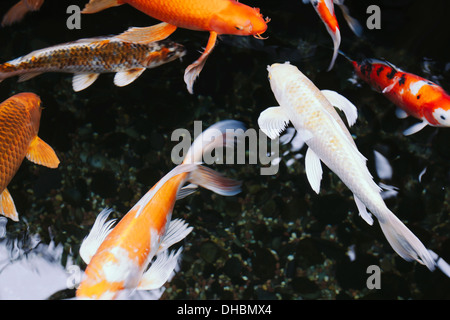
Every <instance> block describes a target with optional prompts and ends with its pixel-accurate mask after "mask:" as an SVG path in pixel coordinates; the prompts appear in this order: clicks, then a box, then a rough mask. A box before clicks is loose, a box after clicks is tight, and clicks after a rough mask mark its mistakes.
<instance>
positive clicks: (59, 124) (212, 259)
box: [0, 0, 450, 300]
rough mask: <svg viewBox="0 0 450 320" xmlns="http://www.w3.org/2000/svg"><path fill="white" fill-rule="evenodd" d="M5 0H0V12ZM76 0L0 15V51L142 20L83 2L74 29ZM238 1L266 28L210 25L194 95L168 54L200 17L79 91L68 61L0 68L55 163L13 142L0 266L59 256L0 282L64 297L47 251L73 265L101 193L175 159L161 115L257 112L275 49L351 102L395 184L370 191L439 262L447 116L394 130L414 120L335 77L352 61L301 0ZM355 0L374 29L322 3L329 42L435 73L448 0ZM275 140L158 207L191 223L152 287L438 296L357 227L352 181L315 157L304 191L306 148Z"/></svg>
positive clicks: (1, 92)
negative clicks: (271, 151) (35, 104)
mask: <svg viewBox="0 0 450 320" xmlns="http://www.w3.org/2000/svg"><path fill="white" fill-rule="evenodd" d="M15 2H16V0H8V1H1V3H0V13H1V14H2V15H3V13H4V12H6V10H7V9H8V8H9V7H10V6H12V5H13V4H14V3H15ZM86 2H87V0H84V1H63V0H47V1H46V3H45V4H44V6H43V7H42V9H41V10H40V11H39V12H36V13H31V14H29V15H27V16H26V18H25V19H24V20H23V21H22V22H21V23H19V24H16V25H14V26H12V27H7V28H0V41H1V45H0V61H1V62H4V61H8V60H11V59H13V58H16V57H19V56H22V55H24V54H27V53H29V52H31V51H32V50H36V49H40V48H44V47H48V46H51V45H55V44H59V43H64V42H68V41H73V40H77V39H80V38H86V37H95V36H102V35H110V34H118V33H121V32H123V31H125V30H126V29H127V28H128V27H130V26H139V27H142V26H148V25H152V24H155V23H157V22H158V21H157V20H154V19H152V18H150V17H148V16H146V15H145V14H143V13H141V12H139V11H137V10H135V9H133V8H132V7H130V6H127V5H124V6H121V7H118V8H111V9H108V10H106V11H103V12H100V13H97V14H94V15H83V16H82V20H81V27H82V29H81V30H68V29H67V27H66V20H67V18H68V17H69V15H68V14H66V8H67V6H68V5H69V4H78V5H79V6H80V7H83V6H84V4H85V3H86ZM243 2H244V3H246V4H249V5H251V6H255V7H259V8H261V12H262V13H263V15H264V16H269V17H270V18H271V19H272V21H271V22H270V23H269V25H268V27H269V28H268V31H267V32H266V33H265V34H264V36H267V37H268V39H267V40H265V41H261V40H256V39H254V38H250V37H233V36H223V37H221V40H220V41H219V43H218V44H217V46H216V47H215V49H214V51H213V53H212V55H211V56H210V57H209V59H208V61H207V63H206V65H205V68H204V69H203V71H202V73H201V74H200V77H199V79H198V80H197V81H196V83H195V86H194V94H193V95H190V94H189V93H188V92H187V90H186V87H185V83H184V81H183V74H184V69H185V68H186V67H187V66H188V65H189V64H190V63H192V62H193V61H194V60H195V59H197V58H198V56H199V53H198V51H199V50H202V48H203V47H204V46H205V45H206V42H207V39H208V34H207V33H206V32H196V31H189V30H183V29H178V30H177V31H176V32H175V33H174V34H173V35H172V36H171V37H170V39H172V40H174V41H176V42H179V43H181V44H183V45H185V47H186V48H187V50H188V54H187V55H186V56H185V57H184V58H183V60H182V61H181V62H180V61H174V62H171V63H169V64H166V65H163V66H161V67H158V68H157V69H150V70H147V71H145V72H144V73H143V75H142V76H141V77H140V78H139V79H137V80H136V81H135V82H134V83H132V84H131V85H129V86H127V87H123V88H118V87H115V86H114V84H113V75H112V74H107V75H101V76H100V77H99V79H98V80H97V81H96V82H95V83H94V84H93V85H92V86H91V87H89V88H88V89H86V90H84V91H82V92H80V93H75V92H73V90H72V85H71V83H72V76H71V75H69V74H56V73H53V74H52V73H49V74H44V75H41V76H39V77H36V78H34V79H32V80H29V81H26V82H23V83H17V82H16V79H15V78H11V79H7V80H5V81H3V82H2V83H1V84H0V100H1V101H3V100H6V99H7V98H8V97H10V96H12V95H13V94H16V93H19V92H25V91H31V92H34V93H36V94H38V95H39V96H40V97H41V99H42V101H43V105H44V107H45V109H44V110H43V113H42V118H41V126H40V132H39V136H40V137H41V138H42V139H43V140H44V141H46V142H47V143H48V144H49V145H51V146H52V147H53V149H54V150H55V151H56V153H57V155H58V157H59V158H60V160H61V164H60V167H59V168H58V169H56V170H52V169H47V168H45V167H42V166H38V165H35V164H32V163H30V162H29V161H27V160H24V162H23V164H22V166H21V168H20V169H19V171H18V172H17V174H16V175H15V177H14V178H13V180H12V182H11V183H10V185H9V187H8V189H9V191H10V192H11V194H12V196H13V199H14V201H15V204H16V207H17V210H18V212H19V214H20V219H21V220H20V222H18V223H14V222H12V221H8V223H7V225H6V235H5V236H6V239H3V240H2V241H1V242H0V244H1V245H2V246H6V247H5V248H3V247H2V250H3V251H2V252H4V254H3V255H2V257H3V261H0V262H1V265H0V267H1V269H0V272H1V273H0V282H1V281H5V280H4V279H5V273H6V272H9V271H8V270H10V269H11V265H12V263H13V262H14V263H19V261H22V260H24V261H28V262H26V263H25V262H20V263H23V264H25V265H27V266H28V269H29V267H31V268H32V269H33V268H34V269H39V268H40V267H39V263H40V262H39V261H38V260H36V259H34V258H35V257H42V256H44V257H47V261H52V262H55V263H56V264H58V265H61V267H60V268H59V271H58V272H60V273H58V272H56V271H55V272H54V274H55V278H54V279H50V280H48V281H49V282H52V281H55V283H56V282H57V283H58V285H56V286H55V287H54V288H53V287H51V286H48V285H46V286H43V285H42V283H41V282H40V281H41V280H42V279H41V278H39V277H38V278H35V277H33V278H30V279H34V280H29V281H26V282H25V281H19V280H20V279H21V278H22V277H20V275H23V274H22V273H21V272H23V273H25V272H28V271H22V269H21V268H18V267H17V265H15V268H14V269H15V270H16V273H15V274H16V275H17V274H19V276H18V277H17V280H16V281H17V284H15V282H14V281H13V279H14V278H13V276H10V275H8V279H9V282H8V283H7V285H6V284H3V285H2V286H3V291H2V290H1V289H0V298H1V299H11V298H31V299H33V298H45V297H49V296H51V297H52V298H54V299H60V298H71V297H73V296H74V293H75V291H74V290H73V289H67V288H66V287H65V282H64V279H65V278H64V275H65V277H66V278H67V276H69V277H70V273H67V272H65V270H64V267H63V266H66V264H69V265H75V266H79V267H80V268H81V269H84V268H85V264H84V263H83V262H82V260H81V258H80V257H79V255H78V250H79V246H80V243H81V241H82V240H83V238H84V237H85V236H86V235H87V233H88V232H89V230H90V228H91V226H92V224H93V223H94V220H95V218H96V216H97V214H98V213H99V212H100V211H101V210H102V209H103V208H105V207H112V208H113V209H114V214H113V217H116V218H120V217H122V216H123V215H124V214H125V213H126V212H127V211H128V210H129V209H130V208H131V207H132V206H133V205H134V203H135V202H137V201H138V200H139V199H140V198H141V196H142V195H144V193H145V192H146V191H147V190H148V189H149V188H151V187H152V186H153V185H154V184H155V183H156V182H157V181H158V180H159V179H160V178H161V177H162V176H163V175H165V174H166V173H167V172H169V171H170V170H171V169H172V168H173V167H174V164H173V163H172V162H171V159H170V154H171V150H172V148H173V147H174V146H175V144H176V142H172V141H171V139H170V137H171V133H172V132H173V131H174V130H175V129H177V128H186V129H188V130H190V131H191V132H192V131H193V128H194V127H193V121H194V120H201V121H203V124H204V128H206V127H207V126H209V125H211V124H213V123H215V122H216V121H219V120H224V119H237V120H240V121H243V122H244V123H245V124H246V125H247V126H248V127H249V128H257V118H258V117H259V114H260V112H261V111H263V110H265V109H266V108H267V107H269V106H274V105H276V101H275V98H274V97H273V94H272V91H271V90H270V87H269V83H268V81H267V72H266V66H267V65H268V64H272V63H274V62H284V61H287V60H288V61H290V62H291V63H292V64H295V65H296V66H297V67H299V69H300V70H302V71H303V72H304V73H305V74H306V75H307V76H308V77H310V79H311V80H312V81H313V82H314V83H315V84H316V85H317V86H318V87H319V88H320V89H330V90H335V91H338V92H339V93H341V94H343V95H344V96H346V97H347V98H348V99H350V100H351V101H352V102H353V103H354V104H355V105H356V106H357V107H358V111H359V117H358V121H357V123H356V124H355V125H354V126H353V127H352V128H351V130H350V131H351V133H352V134H353V135H354V136H355V137H357V139H356V143H357V145H358V148H359V149H360V151H361V152H362V153H363V154H364V155H365V156H366V157H367V158H368V159H369V160H368V166H369V169H370V171H371V172H372V174H373V175H374V178H375V180H376V181H377V182H382V183H385V184H388V185H392V186H395V187H397V188H398V189H399V190H398V194H397V195H396V196H395V197H392V198H390V199H388V200H386V202H387V205H388V207H389V208H390V209H391V210H392V211H393V212H394V213H395V214H396V215H397V216H398V217H399V218H400V219H402V220H403V221H404V222H405V223H406V225H407V226H408V227H409V228H410V229H411V230H412V231H413V232H414V233H415V234H416V235H417V236H418V237H419V238H420V239H421V240H422V241H423V243H424V244H425V245H426V246H427V247H428V248H430V249H432V250H433V251H434V252H436V253H437V254H438V255H440V256H441V257H442V258H443V259H445V260H446V261H447V262H450V240H449V236H450V220H449V201H450V192H449V189H448V185H449V183H450V170H449V163H450V162H449V161H450V150H449V138H450V135H449V132H450V131H449V130H448V129H436V128H432V127H427V128H425V129H423V130H422V131H420V132H419V133H417V134H415V135H412V136H409V137H405V136H403V135H402V131H403V130H404V129H406V128H408V127H409V126H411V125H412V124H413V123H415V122H417V120H415V119H410V118H408V119H406V120H399V119H397V118H396V116H395V108H394V106H393V105H392V104H391V103H390V102H389V101H388V100H387V99H385V98H384V97H383V96H382V95H381V94H379V93H377V92H375V91H373V90H371V89H370V87H369V86H368V85H366V84H365V83H362V82H357V83H355V82H354V81H349V80H351V79H353V78H354V76H353V71H352V68H351V66H350V64H349V63H348V62H347V61H346V60H345V59H344V58H343V57H338V59H337V62H336V65H335V67H334V69H333V70H332V71H331V72H326V69H327V67H328V65H329V62H330V59H331V56H332V50H331V49H332V41H331V38H330V36H329V35H328V33H327V31H326V29H325V27H324V25H323V23H322V22H321V21H320V19H319V17H318V15H317V14H316V12H315V11H314V9H313V7H312V6H311V5H310V4H307V5H305V4H303V3H302V1H300V0H280V1H269V0H266V1H261V0H257V1H249V0H248V1H243ZM370 4H377V5H379V6H380V8H381V13H382V15H381V18H382V20H381V30H368V29H367V28H366V29H365V34H364V37H363V38H362V39H358V38H356V37H355V36H354V35H353V33H352V32H351V31H350V29H349V28H348V26H347V25H346V23H345V20H344V19H343V17H342V14H341V12H340V10H339V9H336V11H337V16H338V20H339V22H340V26H341V32H342V38H343V39H342V43H341V50H343V51H344V52H345V53H347V54H348V55H350V56H351V57H353V58H355V59H358V58H361V57H364V56H366V57H371V58H384V59H386V60H388V61H389V62H391V63H393V64H394V65H397V66H398V67H400V68H402V69H403V70H405V71H408V72H412V73H416V74H418V75H421V76H423V77H425V78H428V79H430V80H433V81H435V82H437V83H439V84H440V85H441V86H443V87H444V88H445V89H446V90H447V91H449V90H450V60H449V44H450V36H449V31H450V30H449V28H448V21H447V20H446V14H447V13H448V12H449V10H450V3H449V2H448V1H445V0H440V1H438V0H437V1H433V2H432V3H426V2H424V1H419V0H417V1H412V0H411V1H408V0H404V1H387V0H386V1H365V0H358V1H356V0H354V1H351V0H348V1H347V5H348V7H349V9H350V12H351V14H352V15H353V16H354V17H355V18H357V19H358V20H359V21H360V22H361V23H362V24H363V25H365V22H366V19H367V18H368V16H369V15H368V14H366V9H367V7H368V6H369V5H370ZM291 147H292V145H290V144H286V145H283V146H282V148H281V153H284V152H286V154H285V155H284V156H283V159H282V161H281V163H280V169H279V172H278V173H277V174H276V175H273V176H261V175H260V166H259V165H226V166H224V165H223V166H219V165H218V166H216V167H215V169H217V170H218V171H220V172H223V173H225V174H226V175H227V176H229V177H233V178H236V179H239V180H241V181H242V182H243V188H242V192H241V193H240V194H239V195H238V196H235V197H221V196H219V195H215V194H213V193H212V192H210V191H207V190H203V189H201V190H199V191H197V192H196V193H195V194H193V195H191V196H189V197H188V198H185V199H183V200H180V201H177V203H176V204H175V209H174V214H173V216H174V217H176V218H183V219H185V220H187V221H188V222H189V223H190V224H191V225H192V226H193V227H194V231H193V232H192V233H191V234H190V235H189V236H188V237H187V238H186V239H185V241H184V242H183V243H182V245H183V246H184V248H185V249H184V255H183V260H182V263H181V266H180V270H179V272H178V273H177V274H176V275H175V276H174V278H173V279H172V280H171V281H170V282H169V283H167V284H166V290H165V292H164V294H163V296H162V298H163V299H285V300H290V299H380V298H381V299H447V298H450V279H448V278H447V277H446V276H445V275H444V274H443V273H442V272H441V271H439V270H436V271H435V272H433V273H432V272H429V271H428V269H427V268H426V267H424V266H422V265H419V264H417V263H408V262H405V261H404V260H402V259H401V258H400V257H399V256H398V255H397V254H395V253H394V252H393V250H392V249H391V247H390V246H389V244H388V243H387V241H386V240H385V238H384V236H383V234H382V232H381V230H380V228H379V226H378V224H377V223H375V224H374V226H372V227H371V226H369V225H368V224H366V223H365V222H364V221H363V220H362V219H361V218H360V217H359V216H358V212H357V209H356V206H355V204H354V202H353V200H352V197H351V192H350V191H349V190H348V189H347V188H346V187H345V185H343V184H342V183H341V181H340V180H339V179H338V178H337V177H336V176H335V175H334V174H332V173H331V172H330V171H329V170H328V169H327V168H326V167H324V179H323V181H322V186H321V192H320V195H316V194H315V193H314V192H313V190H312V189H311V188H310V186H309V184H308V182H307V180H306V175H305V172H304V159H303V158H301V156H300V155H302V154H304V152H305V149H301V150H295V149H294V150H290V149H291ZM374 150H377V151H379V152H380V153H382V154H383V155H384V156H385V157H386V158H387V159H388V160H389V162H390V164H391V166H392V168H393V176H392V178H391V179H389V180H383V179H381V178H380V177H379V176H378V175H377V172H376V168H375V165H374V153H373V152H374ZM291 159H295V160H291ZM425 168H426V171H425V173H424V174H423V175H421V173H422V172H423V170H424V169H425ZM419 175H420V177H421V179H420V181H419ZM36 235H38V236H39V239H40V240H39V239H38V240H36V238H35V237H36ZM47 245H50V249H49V248H48V247H47ZM57 245H59V246H58V247H57V248H55V247H56V246H57ZM33 248H34V249H33ZM46 249H48V250H46ZM36 250H38V252H36ZM39 250H40V251H39ZM349 251H350V252H352V253H353V254H352V257H353V255H354V259H353V260H352V259H350V256H349V255H348V252H349ZM42 252H46V253H42ZM49 252H50V253H49ZM55 252H56V253H55ZM5 257H6V258H5ZM33 257H34V258H33ZM27 259H28V260H27ZM60 260H61V261H60ZM369 265H378V266H380V268H381V269H382V275H381V289H380V290H369V289H368V288H367V287H366V280H367V277H368V274H367V273H366V270H367V267H368V266H369ZM2 274H3V276H4V277H3V278H2ZM41 275H42V272H41ZM56 275H58V277H59V276H60V275H61V278H58V279H57V276H56ZM42 276H45V274H44V275H42ZM1 279H3V280H1ZM39 279H40V280H39ZM7 286H8V287H7ZM42 287H46V288H47V289H48V290H47V291H46V292H41V293H40V294H36V295H35V296H31V297H30V296H24V295H22V296H20V291H21V290H20V288H22V289H23V290H22V291H26V290H28V292H30V291H31V290H36V291H39V290H40V289H41V288H42ZM50 289H51V290H50ZM8 290H9V291H8ZM13 291H14V292H13ZM16 291H17V292H19V293H16ZM52 291H53V292H52ZM144 297H145V296H144Z"/></svg>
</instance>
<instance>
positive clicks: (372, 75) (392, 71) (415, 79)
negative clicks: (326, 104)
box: [344, 55, 450, 135]
mask: <svg viewBox="0 0 450 320" xmlns="http://www.w3.org/2000/svg"><path fill="white" fill-rule="evenodd" d="M344 56H345V55H344ZM345 57H346V56H345ZM346 58H347V59H348V60H350V62H351V63H352V65H353V68H354V69H355V72H356V74H357V75H358V77H360V78H361V79H362V80H364V81H365V82H367V83H368V84H369V85H370V86H371V87H372V88H374V89H375V90H377V91H379V92H381V93H383V95H384V96H385V97H386V98H388V99H389V100H390V101H391V102H392V103H394V104H395V105H396V106H397V111H396V114H397V117H398V118H401V119H404V118H406V117H408V116H413V117H415V118H417V119H419V120H422V122H419V123H417V124H414V125H413V126H411V127H410V128H408V129H406V130H405V131H404V132H403V134H404V135H411V134H414V133H416V132H418V131H420V130H422V129H423V128H424V127H426V126H427V125H429V126H434V127H450V95H449V94H448V93H447V92H445V90H444V89H443V88H442V87H440V86H438V85H437V84H436V83H434V82H431V81H430V80H427V79H424V78H422V77H419V76H417V75H415V74H412V73H408V72H404V71H402V70H400V69H399V68H397V67H395V66H394V65H392V64H390V63H388V62H384V61H380V60H376V59H365V60H363V61H362V62H360V63H358V62H356V61H353V60H351V59H349V58H348V57H346Z"/></svg>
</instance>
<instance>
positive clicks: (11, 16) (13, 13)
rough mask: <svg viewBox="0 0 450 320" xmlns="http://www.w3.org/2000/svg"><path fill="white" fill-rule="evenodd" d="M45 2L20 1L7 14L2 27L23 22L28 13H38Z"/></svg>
mask: <svg viewBox="0 0 450 320" xmlns="http://www.w3.org/2000/svg"><path fill="white" fill-rule="evenodd" d="M44 1H45V0H20V1H19V2H17V3H16V4H15V5H14V6H12V7H11V9H9V10H8V12H7V13H6V14H5V16H4V17H3V20H2V27H6V26H10V25H12V24H14V23H17V22H19V21H21V20H22V19H23V18H24V17H25V15H26V14H27V13H28V12H31V11H38V10H39V9H40V8H41V7H42V5H43V4H44Z"/></svg>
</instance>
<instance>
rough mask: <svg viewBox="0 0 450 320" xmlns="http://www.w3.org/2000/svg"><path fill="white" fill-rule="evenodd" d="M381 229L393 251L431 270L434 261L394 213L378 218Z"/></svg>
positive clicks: (433, 266)
mask: <svg viewBox="0 0 450 320" xmlns="http://www.w3.org/2000/svg"><path fill="white" fill-rule="evenodd" d="M379 222H380V226H381V230H382V231H383V233H384V235H385V236H386V239H387V240H388V241H389V243H390V245H391V246H392V248H393V249H394V250H395V252H397V253H398V255H399V256H401V257H402V258H403V259H405V260H406V261H412V260H416V261H417V262H419V263H421V264H423V265H425V266H427V268H428V269H430V270H431V271H433V270H434V269H435V265H436V263H435V261H434V259H433V258H432V256H431V254H430V252H429V251H428V250H427V248H425V246H424V245H423V243H422V242H421V241H420V240H419V239H418V238H417V237H416V236H415V235H414V234H413V233H412V232H411V230H409V229H408V228H407V227H406V226H405V225H404V224H403V222H401V221H400V219H398V218H397V217H396V216H395V214H394V213H392V212H391V211H389V213H388V214H387V215H386V216H385V217H384V219H379Z"/></svg>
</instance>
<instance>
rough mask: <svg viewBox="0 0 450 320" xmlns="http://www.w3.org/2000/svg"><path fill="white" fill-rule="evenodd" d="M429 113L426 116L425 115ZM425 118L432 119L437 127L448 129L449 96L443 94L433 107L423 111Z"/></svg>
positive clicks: (449, 124) (449, 123)
mask: <svg viewBox="0 0 450 320" xmlns="http://www.w3.org/2000/svg"><path fill="white" fill-rule="evenodd" d="M428 112H429V113H430V115H427V114H426V113H428ZM425 116H426V117H427V118H432V119H433V120H434V121H433V122H435V123H437V124H435V125H436V126H439V127H450V96H449V95H447V94H445V95H443V96H442V97H441V98H440V99H439V100H437V101H436V102H435V103H433V107H431V108H426V109H425Z"/></svg>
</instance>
